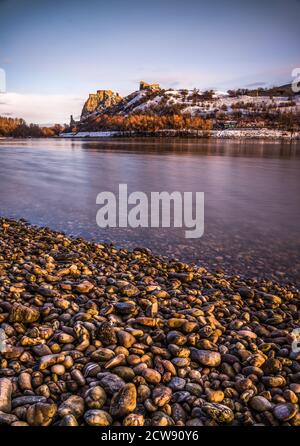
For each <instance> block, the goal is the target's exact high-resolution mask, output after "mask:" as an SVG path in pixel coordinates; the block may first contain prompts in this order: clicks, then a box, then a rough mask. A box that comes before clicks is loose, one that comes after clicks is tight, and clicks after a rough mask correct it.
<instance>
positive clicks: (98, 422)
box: [84, 410, 112, 426]
mask: <svg viewBox="0 0 300 446" xmlns="http://www.w3.org/2000/svg"><path fill="white" fill-rule="evenodd" d="M84 420H85V422H86V423H87V424H88V425H89V426H110V425H111V424H112V418H111V416H110V415H109V413H107V412H105V411H104V410H88V411H87V412H85V414H84Z"/></svg>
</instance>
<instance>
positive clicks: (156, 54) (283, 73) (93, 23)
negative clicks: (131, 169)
mask: <svg viewBox="0 0 300 446" xmlns="http://www.w3.org/2000/svg"><path fill="white" fill-rule="evenodd" d="M299 23H300V1H299V0H285V1H284V0H273V1H270V0H268V1H267V0H259V1H257V0H253V1H251V2H250V1H238V0H226V1H224V0H210V1H201V0H198V1H196V0H185V1H177V0H172V1H171V0H159V1H158V0H152V1H149V2H146V1H136V0H123V1H120V0H109V1H101V0H98V1H96V0H86V1H82V0H81V1H76V0H75V1H69V0H61V1H59V2H53V1H48V0H0V68H2V69H4V70H5V72H6V84H7V93H6V95H3V94H2V95H1V96H0V114H3V113H7V114H8V113H11V114H12V115H15V114H16V113H17V112H18V113H20V112H22V113H23V114H24V113H25V116H24V117H25V119H28V120H33V119H35V120H38V121H39V122H48V121H49V122H53V120H57V121H61V120H62V119H64V120H67V119H68V115H69V114H70V113H73V114H74V115H77V114H78V113H79V111H80V107H81V105H82V102H83V100H84V98H85V97H86V96H87V94H88V93H89V92H92V91H94V90H96V89H100V88H110V89H112V90H115V91H118V92H119V93H120V94H121V95H125V94H128V93H129V92H131V91H133V90H135V89H137V85H138V81H139V80H140V79H145V80H146V81H149V82H160V83H161V84H162V86H163V87H172V88H180V87H187V88H193V87H197V88H217V89H225V90H227V89H228V88H232V87H238V86H248V85H251V84H261V85H263V84H264V83H267V84H268V85H269V84H280V83H285V82H288V81H290V80H291V70H292V68H294V67H298V66H300V46H299V42H300V26H299ZM12 95H13V96H12ZM44 97H46V98H48V99H49V110H48V112H47V110H46V109H45V110H40V111H39V114H38V113H35V110H33V106H32V104H34V105H35V106H36V104H37V103H39V101H41V103H43V98H44ZM20 102H21V103H22V106H21V107H20ZM6 105H7V108H5V106H6ZM69 107H70V109H69ZM47 113H48V114H47ZM55 113H57V114H56V115H55ZM56 116H57V119H55V118H56Z"/></svg>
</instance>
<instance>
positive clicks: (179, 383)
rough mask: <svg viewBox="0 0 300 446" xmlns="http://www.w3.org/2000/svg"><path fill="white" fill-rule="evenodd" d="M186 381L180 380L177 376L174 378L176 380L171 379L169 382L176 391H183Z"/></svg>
mask: <svg viewBox="0 0 300 446" xmlns="http://www.w3.org/2000/svg"><path fill="white" fill-rule="evenodd" d="M185 384H186V381H185V379H183V378H178V377H177V376H174V378H172V379H171V381H170V382H169V387H170V388H171V389H172V390H173V391H174V392H176V391H178V390H182V389H184V388H185Z"/></svg>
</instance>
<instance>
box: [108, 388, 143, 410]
mask: <svg viewBox="0 0 300 446" xmlns="http://www.w3.org/2000/svg"><path fill="white" fill-rule="evenodd" d="M136 398H137V393H136V387H135V385H134V384H126V385H125V386H124V387H122V388H121V389H120V390H119V391H118V392H116V393H115V394H114V395H113V397H112V400H111V403H110V410H109V413H110V414H111V415H112V416H113V417H116V418H121V417H125V416H126V415H128V414H129V413H131V412H133V411H134V410H135V408H136Z"/></svg>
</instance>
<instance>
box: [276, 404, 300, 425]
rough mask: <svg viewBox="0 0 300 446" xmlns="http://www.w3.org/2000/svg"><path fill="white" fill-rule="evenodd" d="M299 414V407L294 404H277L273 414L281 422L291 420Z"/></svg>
mask: <svg viewBox="0 0 300 446" xmlns="http://www.w3.org/2000/svg"><path fill="white" fill-rule="evenodd" d="M298 412H299V407H298V405H297V404H292V403H286V404H276V406H275V407H274V409H273V414H274V416H275V417H276V418H277V420H279V421H288V420H291V419H292V418H294V416H295V415H296V414H297V413H298Z"/></svg>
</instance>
